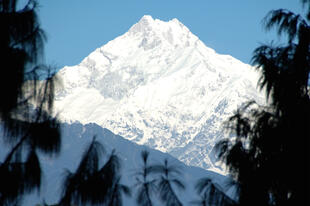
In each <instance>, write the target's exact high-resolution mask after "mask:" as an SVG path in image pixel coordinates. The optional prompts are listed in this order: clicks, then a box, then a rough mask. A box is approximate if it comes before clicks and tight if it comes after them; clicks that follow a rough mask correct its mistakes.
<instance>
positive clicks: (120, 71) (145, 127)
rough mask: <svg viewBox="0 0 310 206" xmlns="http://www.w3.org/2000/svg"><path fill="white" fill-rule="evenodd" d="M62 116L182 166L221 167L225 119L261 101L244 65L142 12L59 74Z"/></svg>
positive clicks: (170, 23) (252, 75)
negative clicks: (217, 148) (217, 150)
mask: <svg viewBox="0 0 310 206" xmlns="http://www.w3.org/2000/svg"><path fill="white" fill-rule="evenodd" d="M58 75H59V76H60V77H61V78H62V79H63V87H62V88H59V89H58V90H57V93H56V102H55V106H56V108H57V112H58V113H59V115H60V118H61V119H62V120H64V121H69V122H74V121H79V122H81V123H83V124H86V123H91V122H94V123H97V124H99V125H100V126H102V127H104V128H107V129H109V130H111V131H112V132H113V133H115V134H118V135H121V136H123V137H125V138H126V139H128V140H131V141H133V142H135V143H138V144H143V145H147V146H150V147H151V148H154V149H158V150H160V151H162V152H168V153H170V154H171V155H173V156H174V157H176V158H178V159H179V160H181V161H183V162H184V163H186V164H188V165H193V166H199V167H203V168H205V169H210V170H212V169H213V170H215V171H218V172H221V169H220V168H218V167H217V164H216V162H215V160H214V158H213V156H212V154H213V153H212V148H213V146H214V144H215V143H216V142H217V141H218V140H220V139H222V138H223V137H224V136H225V133H224V130H223V122H224V121H225V120H227V119H228V117H229V116H231V115H232V114H233V112H234V111H235V110H236V109H237V107H238V106H239V105H241V104H242V103H243V102H245V101H248V100H253V99H254V100H256V101H258V102H263V99H264V98H263V96H262V94H260V93H259V92H258V91H257V89H256V85H257V80H258V74H257V73H256V72H255V69H254V68H253V67H251V66H250V65H247V64H244V63H242V62H241V61H239V60H237V59H235V58H233V57H231V56H229V55H220V54H217V53H216V52H215V51H214V50H213V49H211V48H208V47H207V46H205V44H204V43H203V42H202V41H200V40H199V38H198V37H197V36H195V35H194V34H192V33H191V32H190V31H189V29H188V28H187V27H186V26H184V25H183V24H182V23H181V22H179V21H178V20H177V19H173V20H171V21H168V22H164V21H161V20H158V19H153V18H152V17H151V16H143V17H142V19H141V20H140V21H139V22H138V23H137V24H135V25H133V26H132V27H131V28H130V30H129V31H128V32H126V33H125V34H124V35H122V36H119V37H117V38H116V39H114V40H112V41H110V42H108V43H107V44H106V45H103V46H102V47H100V48H97V49H96V50H95V51H94V52H92V53H91V54H90V55H89V56H88V57H86V58H85V59H84V60H83V61H82V62H81V63H80V64H79V65H76V66H70V67H68V66H67V67H64V68H63V69H61V70H60V71H59V73H58Z"/></svg>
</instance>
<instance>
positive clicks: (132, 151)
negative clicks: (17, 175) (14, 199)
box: [1, 122, 234, 206]
mask: <svg viewBox="0 0 310 206" xmlns="http://www.w3.org/2000/svg"><path fill="white" fill-rule="evenodd" d="M61 131H62V150H61V153H60V154H59V156H58V157H56V158H55V157H54V158H50V157H47V156H44V155H41V156H40V162H41V167H42V170H43V186H42V188H41V191H40V194H39V197H38V196H37V195H36V194H32V195H31V196H27V198H25V201H24V203H23V205H26V206H33V205H35V204H36V203H42V202H43V200H45V201H46V202H47V203H48V204H54V203H57V201H58V199H59V198H60V194H61V189H62V187H61V186H62V180H63V177H64V174H65V173H64V172H65V170H66V169H68V170H69V171H71V172H74V171H75V169H76V168H77V166H78V164H79V161H80V159H81V156H82V154H83V152H84V151H85V149H86V148H87V146H88V145H89V144H90V142H91V141H92V138H93V137H94V136H96V140H97V141H99V142H101V143H102V144H103V146H104V148H105V157H106V158H104V159H105V160H104V161H106V160H107V158H108V156H109V155H110V154H111V151H112V150H113V149H115V152H116V154H117V156H118V157H120V159H121V166H122V168H121V174H122V179H121V182H122V184H125V185H127V186H129V187H130V188H131V189H132V197H131V198H126V197H123V198H125V200H124V203H126V204H125V205H129V206H131V205H136V203H135V198H136V190H135V189H136V188H135V187H134V184H135V177H134V174H135V173H136V172H137V171H139V169H140V168H141V167H142V160H141V151H143V150H147V151H149V152H150V164H161V163H163V162H164V160H165V159H168V161H169V163H171V164H172V165H176V166H178V167H180V168H181V171H182V175H181V176H180V178H181V180H182V181H183V182H184V184H185V186H186V190H185V191H178V190H176V191H177V192H178V195H179V197H180V200H181V201H182V203H184V205H188V204H189V203H190V201H192V200H195V199H198V195H197V193H196V191H195V189H194V185H195V183H196V182H197V180H198V179H200V178H203V177H208V178H211V179H212V182H213V183H214V184H215V185H218V186H219V185H225V181H226V180H227V178H226V177H225V176H222V175H220V174H217V173H215V172H212V171H206V170H204V169H202V168H198V167H189V166H186V165H185V164H183V163H182V162H180V161H179V160H177V159H175V158H173V157H172V156H170V155H169V154H166V153H162V152H160V151H157V150H153V149H150V148H148V147H146V146H142V145H137V144H136V143H133V142H131V141H129V140H126V139H124V138H122V137H121V136H118V135H115V134H113V133H112V132H111V131H109V130H108V129H104V128H102V127H100V126H99V125H97V124H95V123H92V124H86V125H83V124H81V123H78V122H75V123H72V124H67V123H63V124H62V125H61ZM1 145H3V144H1ZM2 152H4V150H3V149H1V153H2ZM97 186H98V187H99V186H100V185H97ZM219 188H221V189H222V190H223V191H224V192H225V193H227V194H228V195H229V196H231V197H233V194H234V193H233V188H225V187H221V186H219ZM156 202H157V203H158V200H157V201H156V199H155V198H154V203H155V205H160V204H156Z"/></svg>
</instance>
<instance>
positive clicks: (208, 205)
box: [192, 178, 235, 206]
mask: <svg viewBox="0 0 310 206" xmlns="http://www.w3.org/2000/svg"><path fill="white" fill-rule="evenodd" d="M195 189H196V191H197V193H198V194H199V196H200V199H199V200H194V201H192V203H193V204H195V205H202V206H213V205H224V206H230V205H235V202H234V201H233V200H232V199H231V198H230V197H228V196H227V195H226V194H225V193H224V192H223V191H222V189H220V188H219V187H218V186H216V184H214V183H213V182H212V179H210V178H202V179H199V180H198V181H197V183H196V185H195Z"/></svg>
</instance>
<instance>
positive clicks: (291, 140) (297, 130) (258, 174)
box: [218, 0, 310, 205]
mask: <svg viewBox="0 0 310 206" xmlns="http://www.w3.org/2000/svg"><path fill="white" fill-rule="evenodd" d="M303 3H304V5H306V6H308V7H307V15H306V18H303V17H302V16H301V15H298V14H294V13H293V12H291V11H288V10H284V9H279V10H274V11H271V12H270V13H269V14H268V15H267V16H266V18H265V19H264V24H265V27H266V29H267V30H270V29H271V28H274V27H276V28H277V31H278V34H279V35H284V36H285V37H286V38H287V42H286V44H285V45H284V46H283V45H281V46H277V45H262V46H260V47H258V48H257V49H256V50H255V51H254V56H253V63H254V64H255V66H256V68H257V70H258V71H260V73H261V78H260V80H259V86H260V88H261V89H262V90H263V91H265V92H266V97H267V100H268V101H267V105H265V106H261V105H257V104H256V103H255V102H250V103H248V104H245V105H244V106H243V107H241V108H239V109H238V110H237V112H236V114H235V115H234V116H232V117H231V118H230V119H229V121H228V123H227V126H228V128H229V129H230V131H233V132H234V134H235V135H236V139H234V140H224V141H221V142H220V143H219V144H218V148H219V156H220V157H221V158H223V160H224V162H225V163H226V165H227V166H228V168H229V171H230V173H231V174H232V176H233V177H234V178H235V179H236V180H237V186H238V188H239V204H240V205H310V202H309V193H308V192H309V189H310V188H309V185H310V179H309V175H310V171H309V166H310V153H309V152H310V141H309V139H310V100H309V71H310V61H309V60H310V59H309V58H310V55H309V54H310V53H309V46H310V26H309V21H310V10H309V8H310V2H309V1H308V0H303Z"/></svg>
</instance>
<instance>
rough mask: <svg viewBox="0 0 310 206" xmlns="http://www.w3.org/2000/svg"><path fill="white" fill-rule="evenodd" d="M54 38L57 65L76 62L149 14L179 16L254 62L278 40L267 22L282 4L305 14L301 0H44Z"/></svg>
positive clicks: (51, 50)
mask: <svg viewBox="0 0 310 206" xmlns="http://www.w3.org/2000/svg"><path fill="white" fill-rule="evenodd" d="M39 3H40V9H39V18H40V21H41V25H42V27H43V29H44V30H45V31H46V33H47V36H48V42H47V43H46V45H45V57H46V62H47V63H48V64H52V65H54V66H56V67H63V66H65V65H76V64H78V63H80V62H81V61H82V59H83V58H84V57H86V56H87V55H88V54H89V53H90V52H92V51H93V50H94V49H96V48H98V47H100V46H102V45H104V44H106V43H107V42H108V41H110V40H112V39H114V38H116V37H117V36H120V35H122V34H123V33H125V32H126V31H127V30H128V29H129V28H130V27H131V26H132V25H133V24H134V23H136V22H138V21H139V19H140V18H141V17H142V16H143V15H145V14H148V15H151V16H152V17H153V18H158V19H161V20H165V21H166V20H170V19H172V18H177V19H179V21H181V22H182V23H183V24H184V25H186V26H187V27H188V28H189V29H190V30H191V31H192V33H194V34H195V35H197V36H198V37H199V38H200V39H201V40H202V41H203V42H204V43H205V44H206V45H207V46H208V47H211V48H213V49H215V50H216V51H217V52H218V53H221V54H230V55H232V56H233V57H235V58H238V59H240V60H241V61H243V62H245V63H249V62H250V59H251V57H252V52H253V50H254V49H255V48H256V47H257V46H258V45H260V43H266V42H270V41H271V40H272V39H276V35H274V34H275V32H274V31H273V32H269V33H267V32H266V31H264V29H263V27H262V24H261V21H262V19H263V17H264V16H265V15H266V14H267V12H268V11H270V10H272V9H278V8H286V9H290V10H292V11H294V12H298V13H300V12H302V11H303V9H302V6H301V4H300V1H299V0H40V1H39Z"/></svg>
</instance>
